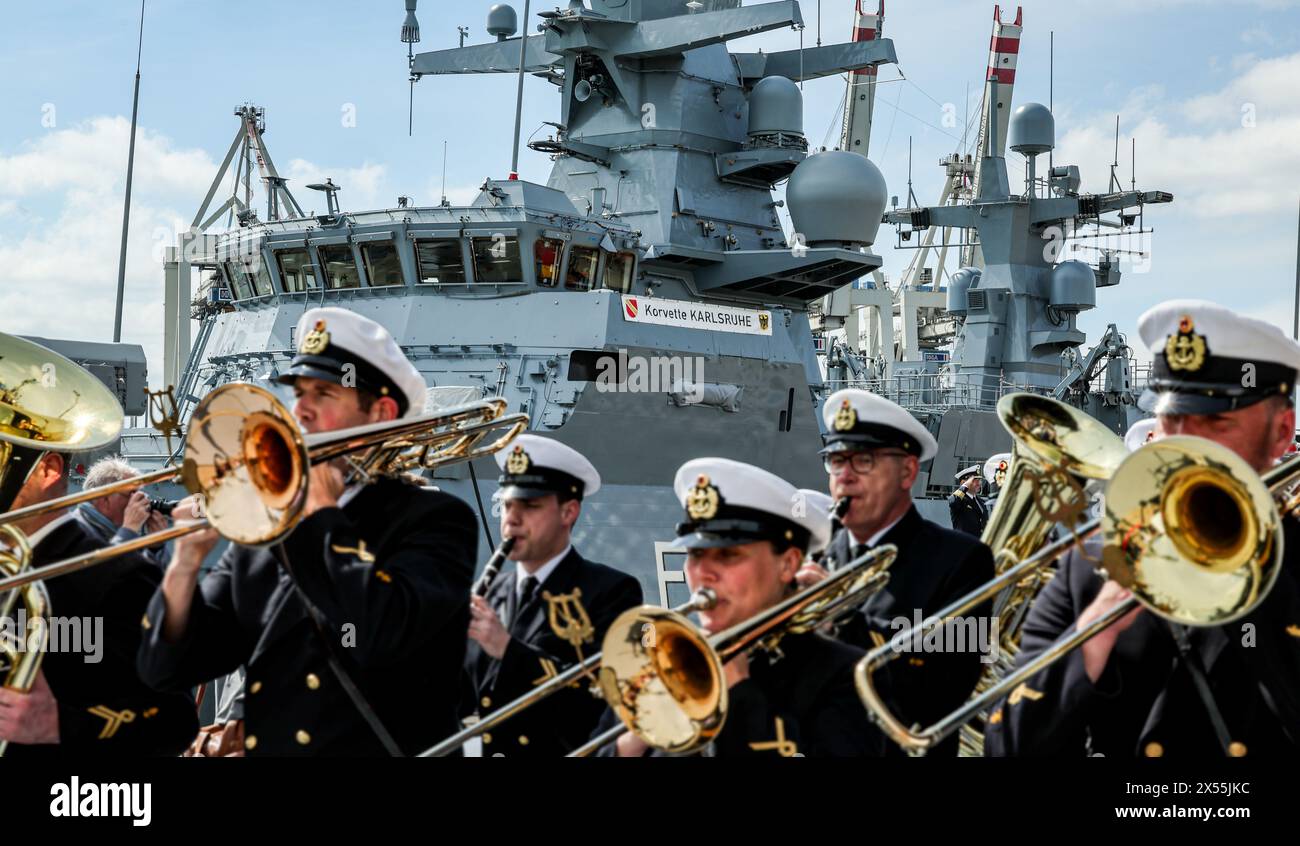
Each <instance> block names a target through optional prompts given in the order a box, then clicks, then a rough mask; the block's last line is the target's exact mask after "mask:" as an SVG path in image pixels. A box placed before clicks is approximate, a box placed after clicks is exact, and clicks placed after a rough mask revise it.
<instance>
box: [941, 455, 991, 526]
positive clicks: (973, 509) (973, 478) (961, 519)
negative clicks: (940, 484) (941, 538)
mask: <svg viewBox="0 0 1300 846" xmlns="http://www.w3.org/2000/svg"><path fill="white" fill-rule="evenodd" d="M953 478H955V479H956V480H957V489H956V490H955V491H953V492H952V495H951V496H949V497H948V511H949V513H950V514H951V515H952V527H953V528H954V529H956V530H957V531H959V532H965V533H966V534H968V535H974V536H975V537H979V536H980V534H981V533H982V532H983V531H984V524H985V523H987V522H988V520H989V513H988V511H986V510H985V506H984V500H983V499H982V498H981V497H980V495H979V494H980V488H981V487H982V486H983V482H981V481H980V467H979V465H978V464H972V465H971V466H970V467H967V468H966V469H965V470H963V471H961V472H960V473H958V474H957V475H956V476H954V477H953Z"/></svg>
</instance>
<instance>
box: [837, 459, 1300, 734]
mask: <svg viewBox="0 0 1300 846" xmlns="http://www.w3.org/2000/svg"><path fill="white" fill-rule="evenodd" d="M1297 480H1300V456H1297V457H1295V458H1292V459H1290V460H1288V461H1286V462H1284V463H1282V464H1280V465H1278V466H1277V467H1274V468H1272V469H1271V470H1269V471H1267V472H1265V473H1264V474H1263V476H1262V477H1261V476H1259V475H1257V474H1256V473H1255V472H1254V471H1253V470H1252V469H1251V468H1250V466H1249V465H1247V464H1246V463H1245V462H1244V461H1243V460H1242V459H1241V458H1239V457H1238V456H1237V455H1236V454H1235V453H1233V452H1232V451H1231V450H1228V449H1226V448H1224V447H1222V446H1219V445H1218V444H1216V443H1214V442H1212V441H1208V440H1205V439H1203V438H1193V437H1183V436H1179V437H1170V438H1163V439H1161V440H1159V441H1153V442H1151V443H1149V444H1147V445H1146V446H1143V447H1142V448H1141V449H1139V450H1137V451H1136V452H1134V453H1132V454H1131V455H1130V456H1129V457H1128V458H1126V459H1125V460H1124V462H1123V463H1122V464H1121V465H1120V467H1119V469H1118V470H1116V471H1115V474H1114V475H1113V476H1112V478H1111V480H1110V483H1109V484H1108V485H1107V487H1106V501H1105V513H1104V514H1103V516H1102V518H1101V519H1099V520H1093V521H1090V522H1089V523H1087V524H1085V525H1084V526H1081V527H1080V528H1079V531H1078V532H1076V534H1075V536H1074V537H1069V538H1063V539H1061V540H1059V541H1057V542H1055V543H1053V544H1051V545H1049V546H1047V547H1045V548H1044V549H1042V550H1041V551H1039V552H1038V553H1037V554H1035V555H1032V556H1030V557H1029V558H1026V559H1025V560H1024V561H1022V562H1020V563H1019V564H1017V565H1015V566H1014V567H1011V568H1010V569H1009V570H1007V571H1006V572H1004V573H1003V574H1001V575H1000V576H998V577H997V578H996V579H994V580H992V581H991V582H989V583H988V584H986V585H984V586H983V587H981V588H978V589H976V590H974V591H972V592H971V593H970V594H968V595H967V596H965V597H963V598H961V599H959V600H957V601H956V602H954V603H952V604H951V605H949V606H948V607H947V608H944V609H943V610H941V611H939V612H938V613H936V614H934V615H933V616H931V617H929V618H928V619H926V620H924V621H922V622H921V624H920V625H919V626H917V627H916V628H914V629H912V630H909V631H905V632H900V633H899V634H898V635H896V636H895V638H894V639H893V640H891V642H890V643H887V644H885V645H883V646H881V647H879V648H877V649H874V650H872V651H871V652H869V653H867V655H866V656H865V657H864V658H863V659H862V660H861V661H860V662H859V663H858V665H857V667H856V668H855V670H854V679H855V682H856V684H857V688H858V694H859V695H860V696H861V697H862V701H863V703H864V704H865V705H866V706H867V708H868V710H869V711H870V713H871V716H872V718H873V719H874V720H875V721H876V722H877V724H879V725H880V727H881V728H882V729H883V730H884V732H885V733H886V734H887V735H888V736H889V737H890V738H891V739H893V740H894V741H895V742H896V743H898V744H899V745H900V746H902V747H903V748H904V749H905V750H907V751H908V752H909V753H911V754H924V753H925V752H926V751H927V750H929V749H930V748H932V747H933V746H934V745H935V744H936V743H938V742H940V741H941V740H943V739H944V738H945V737H947V736H948V735H950V734H952V733H953V732H954V731H957V730H958V729H959V728H961V727H962V726H963V725H965V724H966V722H967V721H968V720H970V719H971V718H972V717H974V716H976V715H977V714H979V713H980V712H981V711H983V710H985V709H986V708H988V706H989V705H991V704H992V703H994V702H996V701H997V700H999V699H1001V698H1002V697H1003V696H1005V695H1006V694H1007V693H1008V692H1009V691H1011V690H1014V689H1015V688H1016V687H1017V686H1019V685H1020V684H1021V683H1022V682H1024V681H1025V680H1027V679H1029V678H1031V677H1032V676H1034V675H1036V674H1037V673H1039V672H1041V671H1042V670H1043V669H1044V668H1046V667H1048V666H1050V665H1051V664H1053V663H1055V662H1056V661H1058V660H1060V659H1061V658H1062V657H1064V656H1066V655H1068V654H1069V653H1070V652H1071V651H1072V650H1074V649H1075V648H1077V647H1079V646H1081V645H1082V644H1083V643H1085V642H1086V641H1087V640H1088V639H1090V638H1092V637H1093V636H1095V635H1096V634H1098V633H1099V632H1101V631H1102V630H1103V629H1105V628H1107V627H1108V626H1110V625H1112V624H1114V623H1115V622H1116V621H1117V620H1119V619H1120V618H1121V617H1123V616H1124V615H1125V614H1127V613H1128V612H1129V611H1132V610H1133V609H1134V608H1136V607H1143V608H1146V609H1147V610H1149V611H1150V612H1151V613H1153V614H1156V615H1157V616H1159V617H1161V618H1163V619H1166V620H1169V621H1170V622H1173V623H1177V624H1181V625H1188V626H1220V625H1223V624H1225V623H1229V622H1232V621H1233V620H1236V619H1238V618H1240V617H1242V616H1244V615H1246V614H1248V613H1250V612H1251V611H1252V610H1254V609H1255V608H1256V607H1257V606H1258V605H1259V603H1260V602H1262V601H1263V599H1264V597H1265V596H1267V595H1268V591H1269V590H1270V589H1271V588H1272V586H1273V583H1274V582H1275V581H1276V580H1277V574H1278V572H1279V569H1280V567H1281V562H1282V552H1283V550H1282V524H1281V521H1282V516H1283V515H1284V514H1285V515H1287V516H1291V515H1294V514H1296V513H1297V511H1300V497H1296V496H1289V495H1288V493H1287V492H1288V490H1289V488H1290V487H1291V486H1292V485H1293V484H1294V483H1295V482H1296V481H1297ZM1277 498H1284V499H1283V501H1282V502H1281V503H1279V502H1278V499H1277ZM1099 531H1100V532H1101V534H1102V537H1103V545H1102V554H1101V564H1102V568H1103V569H1102V572H1101V575H1102V576H1103V577H1107V578H1110V579H1113V580H1115V581H1116V582H1118V583H1119V584H1120V585H1122V586H1123V587H1125V588H1126V589H1128V590H1129V591H1131V592H1132V594H1133V595H1132V596H1131V597H1130V598H1128V599H1126V600H1124V601H1123V602H1121V603H1119V604H1118V605H1116V606H1115V607H1114V608H1112V609H1111V610H1110V611H1108V612H1107V613H1106V614H1104V615H1103V616H1101V617H1099V618H1098V619H1097V620H1095V621H1093V622H1092V623H1090V624H1089V625H1087V626H1085V627H1084V628H1082V629H1079V630H1077V631H1076V632H1074V633H1072V634H1070V635H1067V636H1065V637H1063V638H1061V639H1060V640H1058V641H1056V642H1055V643H1054V644H1052V645H1051V646H1049V647H1048V648H1047V649H1045V650H1044V651H1043V653H1042V654H1041V655H1038V656H1036V657H1035V658H1034V659H1033V660H1032V661H1029V662H1027V663H1025V664H1024V665H1023V666H1021V667H1020V668H1019V669H1017V670H1016V671H1015V672H1014V673H1011V674H1010V675H1007V676H1006V677H1004V678H1002V679H1001V680H999V681H998V682H997V684H995V685H993V686H992V687H990V688H988V689H987V690H985V691H984V692H983V693H981V694H980V695H978V696H976V697H974V698H972V699H970V700H969V701H968V702H966V704H965V705H963V706H962V707H961V708H959V709H957V710H956V711H954V712H953V713H951V714H949V715H948V716H946V717H944V718H943V719H941V720H939V721H938V722H936V723H935V724H934V725H932V726H929V727H927V728H924V729H922V728H918V727H914V728H912V729H908V728H907V727H905V726H904V725H903V723H902V722H901V721H900V720H899V719H898V718H897V717H896V716H895V715H894V714H892V713H891V712H890V711H889V709H888V708H887V707H886V705H885V703H884V702H883V701H882V700H881V698H880V695H879V693H878V692H877V690H876V689H875V685H874V683H873V675H874V673H875V671H876V670H877V669H878V668H879V667H881V666H882V665H884V664H885V663H886V662H888V661H890V660H892V659H894V658H897V657H898V656H899V654H901V649H899V647H900V646H901V645H903V644H905V643H906V642H908V641H909V640H911V639H912V638H913V637H915V636H916V635H917V633H918V632H929V631H931V630H933V629H934V628H936V627H938V626H941V625H943V624H944V621H945V620H946V619H947V618H950V617H955V616H959V615H961V614H964V613H966V612H968V611H969V610H970V609H972V608H974V607H975V606H977V605H979V604H980V603H982V602H985V601H987V600H988V599H989V598H990V597H993V596H995V595H997V594H998V593H999V592H1001V591H1002V590H1003V589H1005V588H1007V587H1008V586H1011V585H1014V584H1016V583H1017V582H1018V581H1019V580H1021V579H1024V578H1026V577H1028V576H1032V575H1035V574H1037V573H1039V572H1041V570H1042V569H1043V568H1044V567H1045V566H1046V565H1048V564H1050V563H1051V562H1053V561H1054V560H1056V559H1057V558H1058V557H1059V556H1060V555H1062V554H1064V553H1065V552H1068V551H1069V550H1070V549H1071V548H1073V547H1074V546H1076V545H1078V544H1079V543H1080V541H1081V540H1082V539H1084V538H1086V537H1089V536H1091V535H1093V534H1096V533H1097V532H1099Z"/></svg>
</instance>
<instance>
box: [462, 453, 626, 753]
mask: <svg viewBox="0 0 1300 846" xmlns="http://www.w3.org/2000/svg"><path fill="white" fill-rule="evenodd" d="M496 461H497V464H498V465H499V466H500V468H501V473H502V475H501V477H500V479H499V483H500V485H501V487H500V489H499V490H498V492H497V495H496V498H497V499H498V500H499V501H500V503H501V507H502V510H501V536H502V538H513V539H514V547H513V549H512V550H511V558H512V559H513V560H514V562H515V567H514V569H512V570H504V571H502V572H501V573H499V574H498V575H497V577H496V578H495V579H493V580H492V582H491V584H490V585H489V586H488V588H487V595H486V596H475V597H473V598H472V599H471V602H470V615H471V620H470V624H469V637H470V644H469V648H468V650H467V651H466V654H465V668H466V671H467V672H468V674H469V677H470V680H471V682H472V688H473V691H472V692H473V701H472V702H469V703H462V705H463V706H467V707H463V710H465V711H473V710H475V709H477V710H478V711H479V712H480V713H481V714H487V713H489V712H490V711H491V710H492V708H493V707H495V706H499V705H504V704H505V703H507V702H510V701H512V700H514V699H515V698H517V697H519V696H521V695H523V694H524V693H527V692H528V690H529V689H531V688H532V687H534V686H536V685H539V684H541V683H543V682H545V681H546V680H547V679H550V678H553V677H554V676H555V675H557V674H558V673H560V672H563V671H564V670H566V669H568V668H569V666H571V665H572V664H574V663H577V662H578V661H579V660H581V659H582V658H584V657H586V656H588V655H591V654H592V653H594V652H597V651H599V650H600V643H601V641H602V640H603V639H604V637H605V630H606V629H608V628H609V624H610V623H612V622H613V621H614V618H615V617H617V616H618V615H619V614H621V613H622V612H624V611H626V610H627V609H629V608H633V607H635V606H637V605H640V604H641V584H640V583H639V582H638V581H637V580H636V578H635V577H633V576H630V575H628V574H626V573H623V572H620V571H618V570H615V569H614V568H612V567H607V566H605V565H604V564H597V563H595V562H594V561H588V560H587V559H585V558H583V557H582V556H581V555H580V554H579V553H578V550H577V549H575V548H574V546H573V541H572V538H571V535H572V533H573V527H574V524H576V523H577V521H578V516H579V515H580V514H581V512H582V500H583V498H584V497H588V496H591V495H592V494H594V493H595V492H596V491H597V490H598V489H599V488H600V475H599V474H598V473H597V472H596V468H595V467H593V466H592V465H591V462H590V461H588V460H587V459H586V458H585V457H584V456H583V455H582V454H581V453H579V452H578V451H577V450H575V449H573V448H572V447H569V446H566V445H564V444H562V443H560V442H559V441H555V440H552V439H550V438H544V437H540V436H538V435H528V434H524V435H519V436H518V437H517V438H515V440H514V441H513V444H512V446H511V447H509V448H507V449H505V450H502V451H501V452H498V453H497V454H496ZM552 619H554V620H555V621H557V622H559V623H560V624H561V627H562V629H564V630H567V632H566V631H561V632H558V633H557V632H556V631H555V629H554V628H553V623H552ZM565 633H567V634H568V635H569V636H570V637H571V638H572V640H566V639H564V638H562V637H561V634H565ZM579 649H580V650H581V652H579ZM602 710H603V706H602V705H601V702H600V700H599V699H597V698H596V697H594V696H592V695H591V694H590V693H589V692H588V691H587V689H586V685H585V684H580V685H579V686H577V687H572V688H569V689H566V690H563V691H561V692H559V693H557V694H555V695H554V696H552V697H550V698H548V699H545V700H543V701H542V702H541V703H540V704H538V705H535V706H533V707H532V708H529V709H527V710H525V711H523V712H521V713H520V714H519V715H517V716H515V717H512V718H511V719H509V720H507V721H506V722H504V723H502V724H501V726H500V727H499V728H497V729H496V730H494V731H493V732H491V733H489V734H485V735H484V736H483V744H484V746H483V750H484V753H485V754H487V755H493V756H496V755H506V756H521V755H522V756H531V757H556V756H560V755H564V754H566V753H568V752H569V751H571V750H572V749H574V748H576V747H577V746H580V745H581V744H582V743H583V741H585V740H586V739H587V738H588V737H589V736H590V735H591V731H592V729H593V728H595V726H596V722H597V721H598V720H599V719H600V715H601V712H602Z"/></svg>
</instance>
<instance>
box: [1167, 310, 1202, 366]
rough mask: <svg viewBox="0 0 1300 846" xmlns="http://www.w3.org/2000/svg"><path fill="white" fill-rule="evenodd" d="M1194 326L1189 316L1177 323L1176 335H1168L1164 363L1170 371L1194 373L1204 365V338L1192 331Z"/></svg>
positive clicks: (1184, 316)
mask: <svg viewBox="0 0 1300 846" xmlns="http://www.w3.org/2000/svg"><path fill="white" fill-rule="evenodd" d="M1194 328H1195V326H1194V325H1193V323H1192V318H1191V315H1187V314H1185V315H1183V319H1182V320H1180V321H1178V334H1176V335H1170V336H1169V340H1168V341H1167V342H1166V343H1165V362H1166V363H1167V364H1168V365H1169V369H1170V370H1186V371H1188V372H1191V373H1195V372H1196V371H1198V370H1200V369H1201V367H1203V366H1204V365H1205V352H1206V351H1205V336H1204V335H1198V334H1196V333H1195V332H1194V331H1192V330H1193V329H1194Z"/></svg>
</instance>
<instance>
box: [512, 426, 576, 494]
mask: <svg viewBox="0 0 1300 846" xmlns="http://www.w3.org/2000/svg"><path fill="white" fill-rule="evenodd" d="M493 457H494V458H495V459H496V462H497V466H498V467H500V468H501V477H500V478H499V479H497V483H498V484H500V485H501V487H500V488H499V489H498V490H497V493H496V497H497V498H498V499H534V498H536V497H539V496H546V495H547V494H561V495H563V496H565V497H569V498H576V499H582V498H583V497H588V496H591V495H592V494H594V493H595V492H596V491H598V490H600V474H599V473H597V472H596V468H595V467H594V466H592V463H591V462H590V461H588V460H587V457H586V456H584V455H583V454H582V453H580V452H578V451H577V450H576V449H574V448H573V447H571V446H568V445H566V444H562V443H560V442H559V441H556V440H552V439H550V438H544V437H542V436H541V435H528V434H524V435H519V436H517V437H516V438H515V439H514V440H513V441H511V442H510V445H509V446H507V447H506V448H505V449H503V450H498V451H497V453H496V455H495V456H493Z"/></svg>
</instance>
